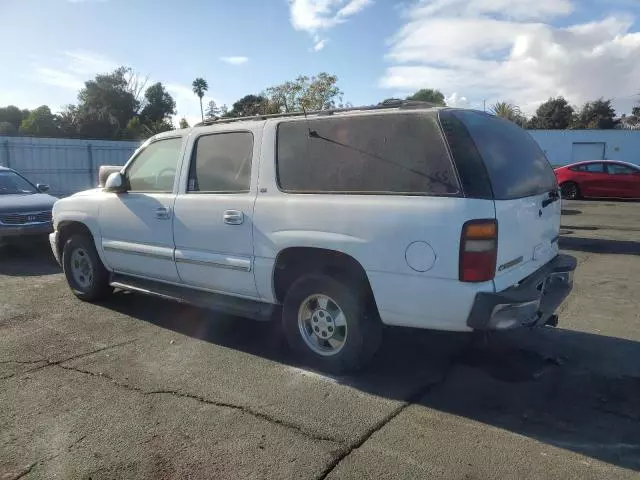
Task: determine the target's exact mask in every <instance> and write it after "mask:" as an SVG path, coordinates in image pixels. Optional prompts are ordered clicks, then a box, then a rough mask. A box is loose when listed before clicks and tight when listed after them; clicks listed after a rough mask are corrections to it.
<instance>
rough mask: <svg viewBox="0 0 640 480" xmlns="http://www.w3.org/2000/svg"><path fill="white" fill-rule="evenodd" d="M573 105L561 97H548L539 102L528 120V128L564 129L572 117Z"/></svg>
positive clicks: (567, 126)
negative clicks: (541, 102) (544, 100)
mask: <svg viewBox="0 0 640 480" xmlns="http://www.w3.org/2000/svg"><path fill="white" fill-rule="evenodd" d="M573 113H574V112H573V107H572V106H571V105H569V103H567V101H566V100H565V99H564V98H563V97H557V98H550V99H549V100H547V101H546V102H544V103H543V104H541V105H540V106H539V107H538V109H537V110H536V114H535V115H534V116H533V117H532V118H531V120H530V121H529V125H528V126H529V128H533V129H540V130H565V129H567V128H569V126H570V125H571V122H572V119H573Z"/></svg>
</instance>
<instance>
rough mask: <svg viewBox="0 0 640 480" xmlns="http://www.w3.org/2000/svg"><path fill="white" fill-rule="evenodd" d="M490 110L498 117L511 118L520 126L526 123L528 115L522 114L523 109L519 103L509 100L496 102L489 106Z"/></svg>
mask: <svg viewBox="0 0 640 480" xmlns="http://www.w3.org/2000/svg"><path fill="white" fill-rule="evenodd" d="M489 112H490V113H492V114H493V115H495V116H496V117H501V118H504V119H506V120H511V121H512V122H513V123H516V124H518V125H520V126H523V125H524V124H526V121H527V119H526V117H525V116H524V115H523V114H522V110H520V107H519V106H517V105H514V104H513V103H509V102H496V103H495V104H493V105H492V106H491V107H490V108H489Z"/></svg>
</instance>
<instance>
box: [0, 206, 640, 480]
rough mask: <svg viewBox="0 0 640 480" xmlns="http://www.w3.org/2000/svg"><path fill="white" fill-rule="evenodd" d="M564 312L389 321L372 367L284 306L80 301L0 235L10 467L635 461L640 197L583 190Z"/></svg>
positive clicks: (2, 428)
mask: <svg viewBox="0 0 640 480" xmlns="http://www.w3.org/2000/svg"><path fill="white" fill-rule="evenodd" d="M561 246H562V247H563V248H564V249H566V250H570V251H572V253H573V254H575V255H576V256H577V257H578V258H579V261H580V265H579V270H578V272H577V276H576V288H575V291H574V293H573V295H572V297H571V298H570V300H569V301H568V302H567V303H566V304H565V305H563V307H562V310H561V312H560V326H559V328H557V329H539V330H535V331H522V332H516V333H510V334H508V335H507V334H500V335H492V336H490V337H489V338H488V339H486V341H482V342H478V341H472V338H471V336H469V335H464V334H462V335H461V334H448V333H433V332H423V331H413V330H403V329H391V330H389V331H388V332H386V333H387V334H386V336H385V341H384V343H383V348H382V351H381V352H380V354H379V355H378V356H377V357H376V360H375V362H374V363H373V365H372V366H371V367H370V368H368V369H367V370H366V371H365V372H363V373H362V374H360V375H359V376H353V377H352V376H349V377H341V378H328V377H325V376H322V375H319V374H316V373H313V372H309V371H306V370H304V369H302V368H300V367H299V366H297V365H296V363H295V359H293V358H291V357H290V356H289V355H288V353H287V350H286V348H285V347H284V343H283V340H282V338H281V337H280V335H279V334H278V332H277V329H275V328H274V327H273V326H272V325H271V324H268V323H255V322H251V321H248V320H242V319H236V318H229V317H224V316H220V315H216V314H212V313H208V312H204V311H201V310H198V309H195V308H186V307H182V306H179V305H176V304H173V303H170V302H165V301H160V300H157V299H151V298H147V297H142V296H139V295H132V294H124V293H120V294H118V295H116V296H115V297H114V298H113V300H111V301H109V302H108V303H105V304H103V305H89V304H85V303H82V302H80V301H78V300H76V299H75V298H74V297H73V296H72V295H71V293H70V292H69V290H68V289H67V286H66V284H65V282H64V279H63V277H62V275H61V273H60V271H59V268H58V267H57V266H56V265H55V263H54V262H53V260H52V259H51V258H50V256H49V254H48V252H47V250H46V248H41V249H39V250H37V249H36V250H33V249H27V250H5V251H4V252H2V253H0V479H14V478H24V479H36V478H62V479H72V478H84V479H89V478H91V479H94V480H95V479H107V478H109V479H111V478H150V479H182V478H233V479H237V478H269V479H273V478H296V479H299V478H329V479H337V478H354V479H361V478H367V477H371V478H447V479H462V478H469V479H471V478H563V479H565V478H576V479H587V478H638V476H639V475H640V473H639V472H640V400H639V399H640V313H639V312H640V308H639V307H640V300H639V299H640V288H639V287H638V285H639V284H640V204H638V203H614V202H569V203H567V204H566V205H565V216H564V218H563V237H562V239H561Z"/></svg>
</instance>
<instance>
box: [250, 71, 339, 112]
mask: <svg viewBox="0 0 640 480" xmlns="http://www.w3.org/2000/svg"><path fill="white" fill-rule="evenodd" d="M337 83H338V77H337V76H335V75H330V74H328V73H326V72H321V73H319V74H317V75H315V76H312V77H308V76H306V75H301V76H299V77H298V78H296V79H295V80H293V81H288V82H285V83H282V84H280V85H274V86H272V87H269V88H267V89H266V90H265V93H264V95H262V96H264V97H266V98H267V100H268V102H267V104H266V105H265V112H264V113H288V112H300V111H302V110H303V108H304V109H305V110H327V109H332V108H336V107H338V106H340V105H341V103H342V97H343V92H342V90H340V88H338V86H337Z"/></svg>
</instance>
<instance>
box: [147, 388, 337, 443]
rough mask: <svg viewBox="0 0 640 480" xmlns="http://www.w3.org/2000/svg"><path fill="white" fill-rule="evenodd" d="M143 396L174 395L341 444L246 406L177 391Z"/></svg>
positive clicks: (150, 393) (331, 438) (164, 391)
mask: <svg viewBox="0 0 640 480" xmlns="http://www.w3.org/2000/svg"><path fill="white" fill-rule="evenodd" d="M144 394H145V395H163V394H165V395H174V396H176V397H181V398H190V399H193V400H196V401H198V402H202V403H206V404H209V405H215V406H217V407H222V408H230V409H232V410H237V411H240V412H242V413H246V414H248V415H252V416H254V417H257V418H260V419H262V420H266V421H267V422H270V423H273V424H276V425H280V426H283V427H286V428H289V429H291V430H295V431H297V432H299V433H301V434H303V435H305V436H306V437H309V438H311V439H312V440H318V441H325V442H332V443H342V440H340V439H338V438H336V437H332V436H329V435H320V434H318V433H317V432H313V431H311V430H309V429H306V428H304V427H302V426H300V425H298V424H296V423H294V422H289V421H287V420H284V419H281V418H276V417H273V416H271V415H269V414H267V413H265V412H261V411H259V410H256V409H254V408H251V407H249V406H246V405H236V404H234V403H229V402H222V401H219V400H210V399H208V398H204V397H201V396H199V395H193V394H190V393H184V392H180V391H177V390H152V391H149V392H144Z"/></svg>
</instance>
